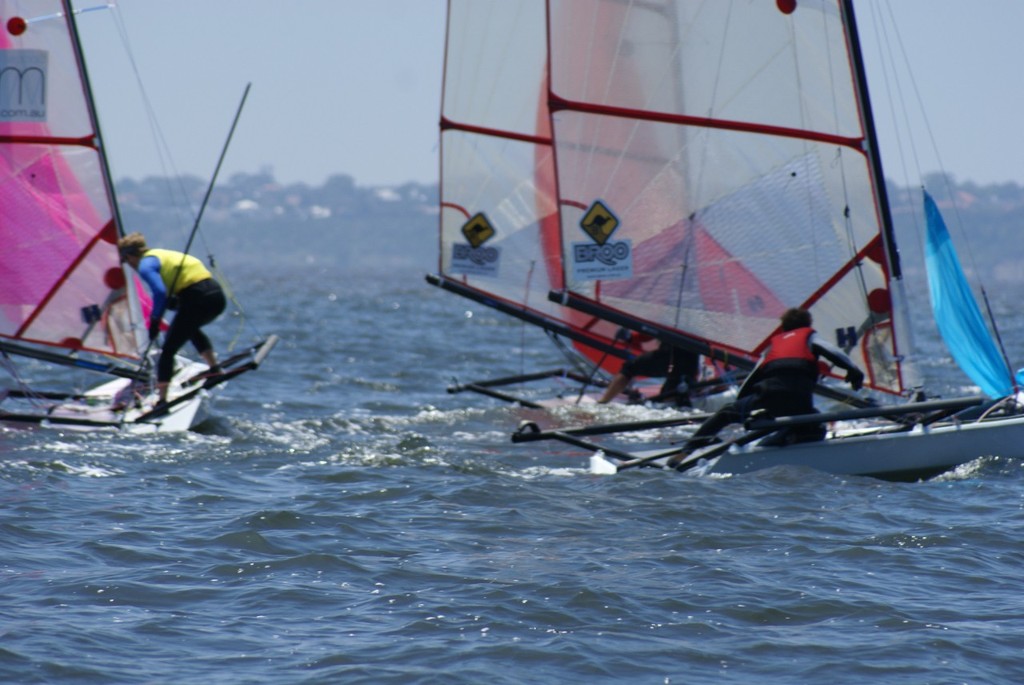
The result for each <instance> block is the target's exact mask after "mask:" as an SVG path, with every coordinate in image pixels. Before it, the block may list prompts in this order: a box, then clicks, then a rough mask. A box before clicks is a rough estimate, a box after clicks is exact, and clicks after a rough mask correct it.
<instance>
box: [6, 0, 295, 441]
mask: <svg viewBox="0 0 1024 685" xmlns="http://www.w3.org/2000/svg"><path fill="white" fill-rule="evenodd" d="M0 235H2V241H3V246H4V247H3V250H2V252H0V282H2V283H3V287H2V288H0V354H2V356H3V365H4V367H5V369H6V370H7V371H8V373H9V375H10V378H11V381H12V382H13V387H8V388H6V389H3V390H2V391H0V421H2V422H4V423H8V424H21V425H23V424H36V425H52V426H61V427H64V428H78V429H83V430H91V429H100V428H103V429H111V428H113V429H135V430H141V431H178V430H187V429H189V428H192V427H194V426H196V425H197V424H198V423H200V422H201V421H202V420H204V419H205V418H206V416H207V412H208V406H209V399H210V391H211V390H212V389H213V388H214V387H216V386H218V385H221V384H223V383H224V382H226V381H228V380H229V379H231V378H234V377H237V376H238V375H240V374H242V373H245V372H247V371H249V370H252V369H255V368H257V367H258V366H259V365H260V363H261V362H262V361H263V359H264V358H265V357H266V355H267V354H269V352H270V350H271V349H272V348H273V345H274V343H275V341H276V338H273V336H271V337H270V338H267V339H266V340H263V341H261V342H259V343H257V344H255V345H253V346H252V347H251V348H249V349H247V350H245V351H243V352H240V353H239V354H235V355H233V356H231V357H230V358H229V359H227V360H225V362H224V363H223V367H224V373H221V374H210V373H209V370H208V369H207V367H206V365H205V364H199V363H197V362H194V361H190V360H188V359H187V358H185V357H179V359H178V363H177V366H176V372H175V377H174V378H173V379H172V381H171V387H170V393H169V396H168V402H167V403H166V404H165V405H163V406H160V407H155V406H154V404H153V403H154V401H155V394H154V393H153V392H152V385H153V378H152V376H153V366H154V364H153V363H152V360H151V359H150V358H149V356H147V355H146V354H145V352H146V350H148V349H150V347H151V346H150V345H149V344H148V341H147V339H146V324H145V321H146V319H145V318H144V315H145V314H146V313H147V312H146V311H145V309H146V308H147V307H148V306H149V298H148V296H147V295H146V291H145V290H144V288H143V287H142V286H141V283H140V281H139V279H138V277H137V276H136V275H135V274H134V272H132V271H130V269H129V268H128V267H127V265H123V264H121V261H120V255H119V254H118V248H117V241H118V239H119V238H120V237H122V236H123V235H124V231H123V229H122V226H121V221H120V217H119V214H118V210H117V201H116V198H115V194H114V187H113V184H112V181H111V177H110V172H109V168H108V166H107V160H106V158H105V156H104V152H103V146H102V144H101V138H100V129H99V125H98V123H97V117H96V112H95V108H94V106H93V102H92V97H91V93H90V90H89V83H88V78H87V74H86V69H85V61H84V57H83V55H82V50H81V47H80V43H79V38H78V33H77V28H76V24H75V14H74V11H73V9H72V6H71V3H70V0H33V2H24V1H19V0H2V1H0ZM25 359H32V360H34V361H33V362H30V363H29V364H30V366H29V368H27V369H26V368H22V367H20V366H19V365H17V364H16V363H15V360H25ZM31 364H35V366H31ZM78 369H83V370H86V371H89V372H93V373H95V374H98V377H99V378H102V379H103V380H98V381H97V385H96V386H95V387H92V388H90V389H87V390H76V389H74V388H71V389H62V390H42V389H40V388H38V387H35V384H34V383H33V382H30V381H28V380H26V374H27V373H38V374H41V375H43V376H46V377H48V378H50V379H53V378H58V379H60V380H62V381H64V380H66V377H67V376H69V375H71V372H72V371H75V370H78ZM62 385H68V384H67V383H62Z"/></svg>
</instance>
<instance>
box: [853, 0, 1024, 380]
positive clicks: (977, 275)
mask: <svg viewBox="0 0 1024 685" xmlns="http://www.w3.org/2000/svg"><path fill="white" fill-rule="evenodd" d="M885 9H886V11H887V12H888V21H880V20H879V19H878V18H877V15H875V14H874V13H873V14H872V17H873V19H874V23H875V29H876V33H877V35H878V36H879V37H880V41H879V44H880V45H883V44H884V46H885V48H886V50H887V53H888V54H887V57H888V60H886V59H882V64H886V65H895V64H903V65H904V67H905V70H906V79H907V80H908V81H909V84H910V89H911V91H912V94H913V96H914V99H915V101H916V108H917V111H918V112H919V113H920V117H921V121H922V122H923V127H924V130H925V134H926V137H927V140H928V142H929V144H930V147H931V151H932V154H934V155H935V160H936V163H937V165H938V167H939V176H940V177H941V184H942V186H943V190H944V191H945V194H946V195H947V197H948V198H949V200H950V203H949V204H950V206H951V207H952V213H953V217H954V222H953V223H954V226H955V227H956V229H957V232H958V234H959V236H960V239H961V244H962V245H963V246H964V249H965V252H966V254H967V261H968V263H969V264H970V267H971V272H972V274H973V278H974V280H975V282H976V283H977V287H978V290H979V293H980V295H981V298H982V302H983V303H984V305H985V313H986V316H987V317H988V321H989V325H990V326H991V327H992V333H993V335H994V337H995V340H996V344H997V345H998V347H999V351H1000V353H1001V354H1002V357H1003V361H1004V363H1005V364H1006V369H1007V372H1008V373H1009V374H1010V376H1011V379H1012V380H1013V382H1014V385H1015V387H1016V379H1015V378H1013V372H1012V369H1013V365H1012V364H1011V363H1010V360H1009V356H1008V355H1007V352H1006V348H1005V346H1004V344H1003V339H1002V335H1001V333H1000V329H999V324H998V322H997V321H996V318H995V314H994V313H993V311H992V306H991V302H990V300H989V296H988V289H987V287H986V286H985V283H984V280H983V279H982V276H981V274H982V272H981V271H980V270H979V269H978V265H977V261H976V259H975V257H974V250H973V248H972V245H971V240H970V239H969V236H968V234H967V232H966V230H965V229H964V221H963V217H962V215H961V213H960V205H959V203H958V202H957V201H956V197H955V193H954V188H953V184H952V181H951V176H950V174H949V171H948V169H947V167H946V165H945V163H944V162H943V160H942V154H941V152H940V148H939V145H938V143H937V141H936V139H935V132H934V130H933V129H932V126H931V120H930V119H929V117H928V109H927V107H926V106H925V104H924V99H923V98H922V96H921V91H920V88H919V87H918V82H917V79H916V78H914V72H913V69H912V68H911V63H910V57H909V55H908V54H907V50H906V46H905V44H904V42H903V37H902V35H901V33H900V31H899V25H898V23H897V22H896V19H895V16H894V15H893V13H892V7H891V5H889V4H885ZM889 26H891V27H892V32H893V34H894V36H895V39H894V40H895V43H896V45H897V46H898V48H899V57H900V58H901V60H900V61H899V62H897V61H896V59H895V57H896V56H895V55H894V54H893V51H892V44H893V42H894V41H893V39H892V38H890V36H889V32H888V31H887V28H888V27H889ZM883 74H884V76H885V83H886V90H887V93H888V95H889V102H890V107H892V106H893V103H896V102H897V101H898V102H899V104H900V110H899V111H900V112H902V113H903V124H902V125H903V126H905V130H906V131H907V132H908V135H905V136H901V135H898V136H897V139H898V140H899V141H900V145H899V147H898V150H899V153H900V161H901V169H902V170H903V174H904V184H905V187H907V188H910V187H913V186H914V185H916V184H914V183H911V182H910V181H909V180H908V173H907V169H906V159H905V158H904V156H903V153H904V145H906V146H908V147H909V152H910V155H911V157H912V158H913V162H914V169H915V170H916V172H917V178H919V179H923V178H924V173H923V171H922V165H921V160H920V156H919V154H918V149H917V145H916V144H915V136H914V135H912V132H913V130H914V128H913V126H912V125H911V123H910V119H909V111H910V107H909V106H907V104H906V102H905V100H904V97H903V96H904V92H905V91H904V88H902V87H901V84H900V82H899V73H898V72H897V71H896V68H895V67H892V69H891V71H890V70H888V69H887V70H883ZM890 77H891V78H892V79H893V80H894V81H895V82H896V84H895V94H896V96H898V97H893V89H892V87H891V83H890V80H889V78H890ZM892 117H893V123H894V125H895V128H896V130H897V131H899V130H900V124H899V121H898V118H897V116H896V113H895V110H893V111H892ZM921 185H922V186H923V183H922V184H921ZM910 205H911V207H912V216H913V217H914V223H915V234H916V235H917V238H918V245H919V249H920V250H921V252H922V254H923V253H924V248H923V234H924V231H923V230H922V229H921V226H922V224H923V217H921V215H919V214H918V208H917V205H916V203H915V202H911V203H910ZM919 218H920V220H921V222H922V223H918V221H919Z"/></svg>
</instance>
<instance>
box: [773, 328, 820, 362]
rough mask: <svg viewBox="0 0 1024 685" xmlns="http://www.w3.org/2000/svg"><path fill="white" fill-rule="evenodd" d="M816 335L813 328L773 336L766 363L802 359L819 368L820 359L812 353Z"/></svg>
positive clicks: (798, 329)
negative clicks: (811, 343)
mask: <svg viewBox="0 0 1024 685" xmlns="http://www.w3.org/2000/svg"><path fill="white" fill-rule="evenodd" d="M813 333H814V329H813V328H797V329H795V330H792V331H783V332H782V333H779V334H778V335H775V336H772V342H771V345H770V346H769V347H768V354H767V355H766V356H765V358H764V363H765V364H767V363H768V362H774V361H779V360H782V359H800V360H804V361H809V362H811V363H812V364H814V366H815V368H817V366H818V359H817V357H815V356H814V353H813V352H811V345H810V339H811V334H813Z"/></svg>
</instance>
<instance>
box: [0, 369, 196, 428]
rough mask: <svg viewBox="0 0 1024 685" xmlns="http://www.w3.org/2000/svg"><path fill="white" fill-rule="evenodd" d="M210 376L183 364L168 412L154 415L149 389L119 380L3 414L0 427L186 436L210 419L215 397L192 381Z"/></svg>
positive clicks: (171, 391)
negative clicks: (28, 425) (31, 425)
mask: <svg viewBox="0 0 1024 685" xmlns="http://www.w3.org/2000/svg"><path fill="white" fill-rule="evenodd" d="M206 371H207V367H206V365H205V364H200V363H198V362H195V361H192V360H189V359H186V358H184V357H179V358H178V367H177V368H176V372H175V376H174V378H173V379H172V381H171V385H170V388H169V389H168V400H169V403H168V408H167V410H166V411H165V412H155V413H154V412H153V409H154V406H155V404H156V400H157V396H156V393H155V391H153V390H150V389H147V390H146V391H145V393H144V394H143V393H140V392H139V390H138V388H136V387H135V386H133V382H132V381H131V380H130V379H127V378H116V379H114V380H111V381H107V382H105V383H103V384H101V385H97V386H96V387H94V388H91V389H90V390H88V391H87V392H85V393H83V394H82V395H80V396H75V397H73V398H69V399H67V400H65V401H56V402H52V403H46V404H43V403H40V402H39V401H36V403H35V404H34V405H30V408H29V409H28V410H26V411H20V412H4V413H2V414H0V421H3V422H4V423H9V424H22V425H23V424H25V423H36V424H38V425H39V426H42V427H47V428H59V429H61V430H75V431H95V430H121V431H127V432H133V433H165V432H177V431H187V430H191V429H192V428H194V427H196V426H197V425H199V424H200V423H202V422H203V421H205V420H206V419H207V418H208V417H209V415H210V404H211V402H212V396H211V394H210V393H209V392H208V391H207V390H206V389H204V388H203V384H202V383H201V382H198V383H191V384H190V383H188V381H189V379H192V378H194V377H195V376H197V375H200V374H203V373H204V372H206Z"/></svg>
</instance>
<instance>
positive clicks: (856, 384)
mask: <svg viewBox="0 0 1024 685" xmlns="http://www.w3.org/2000/svg"><path fill="white" fill-rule="evenodd" d="M846 382H847V383H849V384H850V387H851V388H853V389H854V390H860V389H861V388H863V387H864V372H863V371H861V370H860V369H850V370H849V371H847V372H846Z"/></svg>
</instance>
